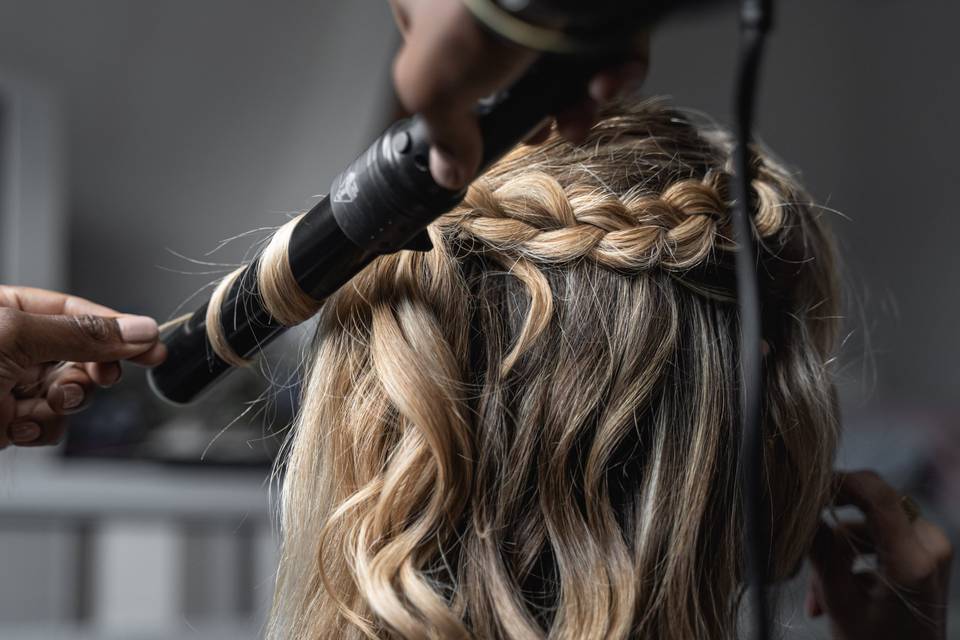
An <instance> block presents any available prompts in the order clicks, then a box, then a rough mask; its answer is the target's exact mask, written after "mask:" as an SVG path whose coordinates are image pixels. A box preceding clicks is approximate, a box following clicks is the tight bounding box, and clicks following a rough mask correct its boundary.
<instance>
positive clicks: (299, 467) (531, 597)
mask: <svg viewBox="0 0 960 640" xmlns="http://www.w3.org/2000/svg"><path fill="white" fill-rule="evenodd" d="M755 162H756V165H755V168H756V179H755V180H754V182H753V190H754V195H755V199H756V210H755V211H754V228H755V232H756V238H757V241H758V246H759V255H758V268H759V272H760V274H761V292H762V305H763V314H764V322H765V324H764V330H765V341H766V345H767V347H768V352H767V355H766V357H765V371H764V396H763V397H764V423H763V429H764V432H765V436H766V441H765V442H766V446H765V450H764V461H763V466H764V474H765V491H766V492H765V496H766V497H765V500H766V506H767V511H768V513H767V516H768V517H769V525H770V526H769V531H770V537H771V540H772V543H773V546H772V549H773V555H772V556H771V557H770V558H769V565H770V568H771V572H772V575H774V576H779V577H783V576H786V575H788V574H789V573H790V572H791V571H792V570H793V569H794V568H795V567H796V566H797V564H798V563H799V562H800V561H801V559H802V557H803V555H804V553H805V551H806V549H807V548H808V546H809V543H810V541H811V539H812V535H813V531H814V528H815V525H816V522H817V517H818V513H819V510H820V509H821V508H822V506H823V505H824V503H825V501H826V497H827V495H828V491H829V483H830V468H831V463H832V458H833V454H834V448H835V443H836V438H837V429H838V426H837V410H836V406H835V399H834V392H833V386H832V382H831V375H830V371H829V363H830V360H831V358H832V355H833V351H834V349H835V341H836V336H837V322H838V321H837V317H838V314H837V306H838V292H837V286H836V280H835V273H834V262H833V250H832V244H831V240H830V237H829V234H828V232H827V230H826V228H825V226H824V224H823V223H822V221H821V220H820V218H819V214H818V211H817V209H816V208H815V207H814V206H813V205H812V204H811V201H810V199H809V197H808V196H807V195H806V194H805V193H804V192H803V190H802V189H801V188H800V187H799V186H798V184H797V183H796V182H795V181H794V179H793V178H792V177H791V175H790V174H789V173H788V172H787V171H786V170H784V169H783V168H782V167H781V166H780V165H779V164H778V163H777V162H775V161H774V160H772V159H771V158H770V157H769V156H768V155H767V154H766V153H764V152H762V151H761V150H759V149H758V150H757V153H756V160H755ZM730 166H731V143H730V140H729V137H728V136H727V135H725V134H723V133H722V132H718V131H715V130H713V129H712V128H711V127H707V126H703V125H699V124H697V123H695V122H694V121H693V119H692V118H691V117H690V116H688V115H686V114H684V113H682V112H680V111H677V110H674V109H671V108H669V107H667V106H665V105H664V103H663V102H660V101H647V102H639V103H637V102H634V103H625V104H620V105H617V106H614V107H612V108H610V109H609V110H608V111H607V112H606V113H604V114H603V117H602V119H601V120H600V122H599V123H598V124H597V125H596V126H595V127H594V128H593V130H592V131H591V133H590V135H589V138H588V139H587V141H586V143H584V144H582V145H579V146H574V145H571V144H570V143H568V142H566V141H564V140H563V139H561V138H559V137H558V136H556V135H553V136H552V137H551V139H550V140H549V141H548V142H547V143H546V144H544V145H541V146H537V147H519V148H517V149H516V150H514V151H513V152H512V153H511V154H509V155H508V156H507V157H506V158H504V159H503V160H501V161H500V162H498V163H497V164H496V165H495V166H494V167H493V168H491V169H490V170H489V171H487V172H486V174H485V175H484V176H483V177H482V178H481V179H480V180H478V181H477V182H476V183H475V184H474V186H472V187H471V188H470V190H469V192H468V193H467V196H466V199H465V201H464V203H463V204H462V206H460V207H459V208H458V209H456V210H455V211H453V212H452V213H450V214H448V215H446V216H443V217H442V218H441V219H439V220H438V221H437V222H435V223H434V224H433V225H431V227H430V229H429V233H430V236H431V238H432V240H433V244H434V249H433V250H432V251H429V252H426V253H420V252H412V251H402V252H400V253H397V254H393V255H386V256H382V257H380V258H378V259H377V260H375V261H374V262H373V263H371V264H370V265H369V266H368V267H367V268H366V269H365V270H364V271H363V272H362V273H360V274H359V275H357V276H356V277H355V278H354V279H353V280H352V282H351V283H350V284H349V285H348V286H346V287H344V288H343V289H342V290H341V291H339V292H338V293H337V294H336V295H334V296H332V297H331V298H329V299H328V300H327V301H326V302H325V304H324V305H323V307H322V309H321V311H320V321H319V327H318V330H317V334H316V338H315V341H314V343H313V345H312V348H311V355H310V363H309V371H308V372H307V374H306V377H305V381H304V390H303V402H302V408H301V410H300V413H299V416H298V418H297V420H296V423H295V425H294V429H293V432H292V437H291V440H290V442H289V449H288V455H287V457H286V460H285V463H286V470H285V474H286V475H285V479H284V482H283V488H282V501H281V502H282V504H281V513H282V533H283V546H282V554H281V560H280V569H279V575H278V583H277V590H276V597H275V604H274V610H273V614H272V617H271V621H270V625H269V632H268V633H269V635H270V637H272V638H282V639H284V640H286V639H290V638H297V639H307V638H403V639H405V640H414V639H424V640H427V639H432V638H504V639H507V638H509V639H517V640H519V639H523V640H527V639H530V640H533V639H539V638H549V639H557V640H560V639H574V638H576V639H583V638H596V639H601V638H602V639H608V638H628V637H644V638H658V639H661V640H674V639H677V640H680V639H683V640H688V639H690V638H718V639H719V638H731V637H733V636H734V635H735V632H736V620H737V607H738V602H739V598H738V594H739V593H740V579H741V573H740V571H741V569H740V567H741V560H742V554H743V543H742V532H741V529H740V522H741V509H742V505H741V504H740V501H739V492H738V487H737V483H738V480H737V478H738V476H737V467H738V464H739V463H740V462H739V460H738V447H737V442H738V437H739V435H738V433H739V426H738V398H739V389H738V378H737V366H738V364H737V354H738V347H737V343H738V335H739V328H738V316H737V306H736V304H735V300H734V288H733V286H734V281H733V258H734V253H735V251H736V246H735V245H734V243H733V241H732V239H731V224H730V213H731V211H730V210H731V201H730V195H729V193H728V190H727V182H728V179H729V171H730ZM292 308H293V309H294V310H295V309H296V308H297V306H296V305H293V307H292ZM311 312H312V311H311V310H304V311H302V312H300V314H301V315H303V314H308V313H311Z"/></svg>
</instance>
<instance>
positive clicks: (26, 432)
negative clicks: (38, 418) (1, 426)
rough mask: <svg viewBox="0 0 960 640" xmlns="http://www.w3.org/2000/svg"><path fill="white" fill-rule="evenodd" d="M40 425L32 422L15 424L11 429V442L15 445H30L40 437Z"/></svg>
mask: <svg viewBox="0 0 960 640" xmlns="http://www.w3.org/2000/svg"><path fill="white" fill-rule="evenodd" d="M40 433H41V431H40V425H38V424H34V423H32V422H24V423H22V424H15V425H13V426H12V427H10V433H9V435H10V440H12V441H13V442H14V443H15V444H29V443H31V442H33V441H34V440H36V439H37V438H39V437H40Z"/></svg>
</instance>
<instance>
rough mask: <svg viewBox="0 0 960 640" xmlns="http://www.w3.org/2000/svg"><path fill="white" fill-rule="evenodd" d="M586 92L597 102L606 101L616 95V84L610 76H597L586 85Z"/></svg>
mask: <svg viewBox="0 0 960 640" xmlns="http://www.w3.org/2000/svg"><path fill="white" fill-rule="evenodd" d="M587 94H588V95H589V96H590V97H591V98H593V99H594V100H596V101H597V102H606V101H607V100H612V99H613V98H615V97H616V95H617V85H616V83H615V82H614V81H612V80H611V79H610V78H606V77H603V76H597V77H596V78H593V79H592V80H590V84H589V85H587Z"/></svg>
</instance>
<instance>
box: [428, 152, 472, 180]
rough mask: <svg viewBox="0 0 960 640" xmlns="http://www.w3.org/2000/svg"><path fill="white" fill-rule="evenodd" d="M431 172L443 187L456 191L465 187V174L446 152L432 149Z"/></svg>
mask: <svg viewBox="0 0 960 640" xmlns="http://www.w3.org/2000/svg"><path fill="white" fill-rule="evenodd" d="M430 172H431V173H432V174H433V179H434V180H436V182H437V184H439V185H440V186H441V187H444V188H446V189H450V190H451V191H455V190H457V189H459V188H461V187H462V186H463V183H464V178H463V172H462V171H461V170H460V168H459V167H457V165H456V162H455V161H454V159H453V156H451V155H450V154H449V153H447V152H446V151H441V150H440V149H437V148H433V149H430Z"/></svg>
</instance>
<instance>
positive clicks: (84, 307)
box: [0, 286, 166, 449]
mask: <svg viewBox="0 0 960 640" xmlns="http://www.w3.org/2000/svg"><path fill="white" fill-rule="evenodd" d="M158 339H159V331H158V328H157V323H156V322H155V321H154V320H153V319H151V318H146V317H143V316H129V315H122V314H120V313H118V312H116V311H114V310H113V309H109V308H107V307H104V306H101V305H98V304H95V303H93V302H90V301H89V300H84V299H83V298H77V297H74V296H68V295H65V294H62V293H55V292H52V291H44V290H42V289H31V288H28V287H9V286H0V449H3V448H5V447H7V446H8V445H10V444H15V445H20V446H39V445H48V444H55V443H56V442H58V441H59V440H60V439H61V438H62V437H63V433H64V416H66V415H68V414H70V413H73V412H76V411H79V410H80V409H82V408H83V407H85V406H86V405H87V403H88V402H89V400H90V398H91V396H92V395H93V391H94V389H95V388H96V387H97V386H100V387H108V386H110V385H112V384H115V383H116V382H117V381H118V380H119V379H120V376H121V367H120V362H121V361H123V360H129V361H131V362H136V363H138V364H141V365H145V366H152V365H156V364H159V363H160V362H162V361H163V359H164V358H165V357H166V348H165V347H164V346H163V345H162V344H161V343H159V342H158Z"/></svg>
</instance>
